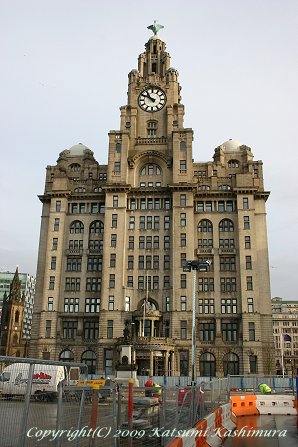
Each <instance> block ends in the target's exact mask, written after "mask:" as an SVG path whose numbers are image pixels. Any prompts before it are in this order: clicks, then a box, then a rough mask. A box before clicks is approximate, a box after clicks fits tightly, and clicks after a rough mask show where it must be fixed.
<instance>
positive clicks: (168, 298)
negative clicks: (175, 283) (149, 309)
mask: <svg viewBox="0 0 298 447" xmlns="http://www.w3.org/2000/svg"><path fill="white" fill-rule="evenodd" d="M165 311H166V312H169V311H170V297H169V296H166V297H165Z"/></svg>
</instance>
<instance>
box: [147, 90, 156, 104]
mask: <svg viewBox="0 0 298 447" xmlns="http://www.w3.org/2000/svg"><path fill="white" fill-rule="evenodd" d="M146 96H147V98H149V99H150V101H152V102H155V98H152V96H151V95H149V92H146Z"/></svg>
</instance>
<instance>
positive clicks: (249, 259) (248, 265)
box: [245, 256, 252, 270]
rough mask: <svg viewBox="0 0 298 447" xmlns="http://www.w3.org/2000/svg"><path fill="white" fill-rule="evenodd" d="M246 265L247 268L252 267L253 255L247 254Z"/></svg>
mask: <svg viewBox="0 0 298 447" xmlns="http://www.w3.org/2000/svg"><path fill="white" fill-rule="evenodd" d="M245 266H246V270H251V269H252V263H251V256H245Z"/></svg>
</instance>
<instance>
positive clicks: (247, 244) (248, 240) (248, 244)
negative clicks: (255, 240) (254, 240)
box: [245, 236, 251, 248]
mask: <svg viewBox="0 0 298 447" xmlns="http://www.w3.org/2000/svg"><path fill="white" fill-rule="evenodd" d="M245 248H251V244H250V236H245Z"/></svg>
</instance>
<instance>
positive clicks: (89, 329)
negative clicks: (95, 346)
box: [84, 320, 99, 340]
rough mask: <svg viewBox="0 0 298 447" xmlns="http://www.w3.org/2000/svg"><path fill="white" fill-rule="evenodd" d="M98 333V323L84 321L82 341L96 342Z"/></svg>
mask: <svg viewBox="0 0 298 447" xmlns="http://www.w3.org/2000/svg"><path fill="white" fill-rule="evenodd" d="M98 333H99V324H98V321H92V320H91V321H88V320H87V321H85V322H84V340H96V339H97V338H98Z"/></svg>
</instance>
